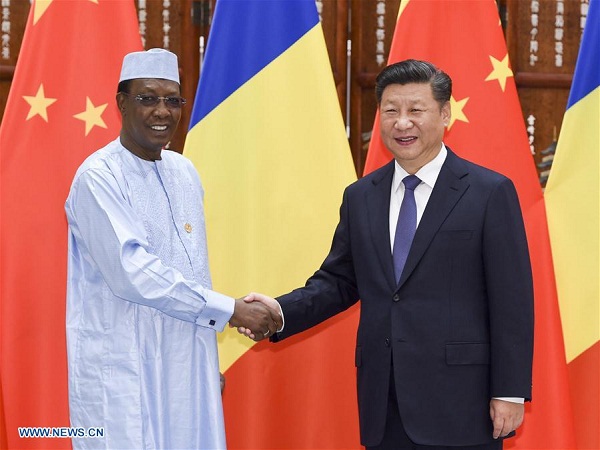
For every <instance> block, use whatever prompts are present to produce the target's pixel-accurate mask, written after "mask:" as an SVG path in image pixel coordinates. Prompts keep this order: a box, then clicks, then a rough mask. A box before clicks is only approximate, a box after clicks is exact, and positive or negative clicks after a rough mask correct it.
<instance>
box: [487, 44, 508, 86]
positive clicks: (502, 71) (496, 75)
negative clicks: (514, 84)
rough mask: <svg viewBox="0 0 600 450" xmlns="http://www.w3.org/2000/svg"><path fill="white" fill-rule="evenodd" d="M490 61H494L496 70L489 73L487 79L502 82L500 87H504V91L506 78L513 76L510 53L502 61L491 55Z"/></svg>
mask: <svg viewBox="0 0 600 450" xmlns="http://www.w3.org/2000/svg"><path fill="white" fill-rule="evenodd" d="M490 61H491V62H492V66H494V70H492V73H490V74H489V75H488V77H487V78H486V79H485V81H491V80H498V83H500V87H501V88H502V92H504V88H505V87H506V79H507V78H508V77H512V76H513V71H512V69H511V68H510V67H508V53H507V54H506V56H505V57H504V59H503V60H502V61H499V60H497V59H496V58H494V57H493V56H491V55H490Z"/></svg>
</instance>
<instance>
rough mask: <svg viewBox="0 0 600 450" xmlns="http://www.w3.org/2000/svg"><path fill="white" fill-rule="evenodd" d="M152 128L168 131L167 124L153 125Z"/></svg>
mask: <svg viewBox="0 0 600 450" xmlns="http://www.w3.org/2000/svg"><path fill="white" fill-rule="evenodd" d="M150 128H152V130H154V131H158V132H160V133H162V132H164V131H167V128H168V127H167V126H166V125H152V126H151V127H150Z"/></svg>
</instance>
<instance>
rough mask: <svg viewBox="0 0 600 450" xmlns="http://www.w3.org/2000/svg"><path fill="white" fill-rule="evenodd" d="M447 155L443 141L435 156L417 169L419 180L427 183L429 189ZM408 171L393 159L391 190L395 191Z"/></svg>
mask: <svg viewBox="0 0 600 450" xmlns="http://www.w3.org/2000/svg"><path fill="white" fill-rule="evenodd" d="M447 155H448V150H447V149H446V146H445V145H444V143H442V148H441V149H440V151H439V153H438V154H437V156H436V157H435V158H433V159H432V160H431V161H429V162H428V163H427V164H425V165H424V166H423V167H421V168H420V169H419V171H418V172H417V173H416V174H415V175H416V176H418V177H419V178H420V180H421V182H423V183H425V184H426V185H428V186H429V187H430V188H431V189H433V187H434V186H435V182H436V181H437V178H438V176H439V174H440V171H441V170H442V165H443V164H444V161H445V160H446V156H447ZM408 175H409V173H408V172H407V171H406V170H404V169H403V168H402V167H401V166H400V164H398V161H394V177H393V179H392V192H397V191H398V189H399V188H400V185H401V184H402V180H403V179H404V177H406V176H408Z"/></svg>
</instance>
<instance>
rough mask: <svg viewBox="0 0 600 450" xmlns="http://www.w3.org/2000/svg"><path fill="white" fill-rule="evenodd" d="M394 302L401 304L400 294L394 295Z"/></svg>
mask: <svg viewBox="0 0 600 450" xmlns="http://www.w3.org/2000/svg"><path fill="white" fill-rule="evenodd" d="M393 300H394V301H395V302H399V301H400V296H399V295H398V294H396V295H394V298H393Z"/></svg>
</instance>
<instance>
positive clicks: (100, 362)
mask: <svg viewBox="0 0 600 450" xmlns="http://www.w3.org/2000/svg"><path fill="white" fill-rule="evenodd" d="M65 209H66V212H67V218H68V222H69V257H68V283H67V344H68V360H69V405H70V414H71V425H72V426H73V427H84V428H86V429H87V428H88V427H103V428H104V437H103V438H81V439H73V445H74V447H75V448H105V449H159V448H160V449H223V448H225V447H226V445H225V432H224V427H223V413H222V404H221V395H220V385H219V365H218V355H217V343H216V331H221V330H223V328H224V326H225V325H226V323H227V322H228V321H229V319H230V318H231V315H232V313H233V304H234V300H233V299H232V298H230V297H226V296H224V295H221V294H218V293H216V292H214V291H212V290H211V282H210V275H209V268H208V259H207V254H206V235H205V226H204V210H203V190H202V186H201V183H200V179H199V177H198V174H197V172H196V170H195V169H194V167H193V165H192V164H191V162H190V161H189V160H188V159H186V158H184V157H183V156H182V155H180V154H178V153H175V152H171V151H163V152H162V160H159V161H155V162H151V161H145V160H142V159H140V158H138V157H136V156H135V155H133V154H132V153H131V152H129V151H128V150H127V149H125V148H124V147H123V146H122V145H121V143H120V140H119V139H116V140H115V141H113V142H111V143H110V144H108V145H107V146H106V147H104V148H103V149H100V150H98V151H97V152H95V153H94V154H93V155H91V156H90V157H89V158H88V159H87V160H86V161H85V162H84V163H83V164H82V165H81V167H80V168H79V170H78V171H77V174H76V175H75V178H74V180H73V184H72V186H71V191H70V193H69V197H68V199H67V202H66V205H65Z"/></svg>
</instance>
